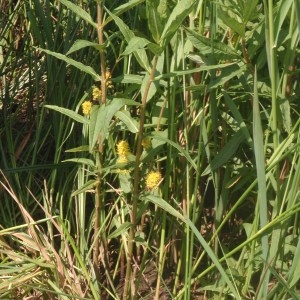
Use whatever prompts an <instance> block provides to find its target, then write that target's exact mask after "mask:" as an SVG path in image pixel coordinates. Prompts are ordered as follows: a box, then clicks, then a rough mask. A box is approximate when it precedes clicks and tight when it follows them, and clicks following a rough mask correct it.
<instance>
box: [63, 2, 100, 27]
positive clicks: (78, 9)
mask: <svg viewBox="0 0 300 300" xmlns="http://www.w3.org/2000/svg"><path fill="white" fill-rule="evenodd" d="M59 1H60V2H61V3H62V4H63V5H65V6H66V7H67V8H68V9H70V10H71V11H72V12H73V13H75V14H76V15H77V16H78V17H80V18H81V19H83V20H85V21H86V22H88V23H89V24H91V25H92V26H93V27H95V28H97V23H95V22H94V21H93V18H92V17H91V15H90V14H89V13H87V12H86V11H85V10H83V9H82V8H81V7H80V6H78V5H76V4H74V3H72V2H70V1H68V0H59Z"/></svg>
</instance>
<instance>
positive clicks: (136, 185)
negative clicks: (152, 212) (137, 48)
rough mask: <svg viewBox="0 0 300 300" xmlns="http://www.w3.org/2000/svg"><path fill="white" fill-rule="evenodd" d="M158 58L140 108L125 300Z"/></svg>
mask: <svg viewBox="0 0 300 300" xmlns="http://www.w3.org/2000/svg"><path fill="white" fill-rule="evenodd" d="M157 59H158V57H157V56H155V57H154V59H153V66H152V69H151V73H150V77H149V80H148V81H147V84H146V87H145V92H144V94H143V97H142V105H141V107H140V126H139V132H138V140H137V147H136V158H135V167H134V183H133V194H132V211H131V216H130V217H131V224H132V226H131V227H130V231H129V237H128V257H127V266H126V276H125V284H124V291H123V299H124V300H127V298H128V296H127V295H128V288H129V281H130V280H133V278H131V264H132V257H133V245H134V236H135V228H136V216H137V201H138V193H139V184H140V160H141V155H142V150H143V147H142V140H143V133H144V125H145V113H146V103H147V96H148V93H149V89H150V86H151V83H152V82H153V78H154V74H155V70H156V64H157Z"/></svg>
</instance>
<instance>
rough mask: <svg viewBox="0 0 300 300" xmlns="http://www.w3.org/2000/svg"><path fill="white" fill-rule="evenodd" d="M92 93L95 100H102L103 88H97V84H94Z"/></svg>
mask: <svg viewBox="0 0 300 300" xmlns="http://www.w3.org/2000/svg"><path fill="white" fill-rule="evenodd" d="M92 95H93V100H100V98H101V90H100V89H99V88H97V87H96V86H93V91H92Z"/></svg>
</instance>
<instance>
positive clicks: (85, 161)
mask: <svg viewBox="0 0 300 300" xmlns="http://www.w3.org/2000/svg"><path fill="white" fill-rule="evenodd" d="M62 162H74V163H76V164H81V165H87V166H90V167H92V168H94V167H95V162H94V161H93V160H91V159H88V158H82V157H81V158H80V157H79V158H70V159H65V160H63V161H62Z"/></svg>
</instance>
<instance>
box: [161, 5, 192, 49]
mask: <svg viewBox="0 0 300 300" xmlns="http://www.w3.org/2000/svg"><path fill="white" fill-rule="evenodd" d="M194 3H195V1H194V0H179V1H178V2H177V4H176V6H175V7H174V9H173V10H172V12H171V14H170V16H169V18H168V20H167V22H166V25H165V27H164V30H163V32H162V34H161V38H160V46H161V47H162V48H164V47H165V46H166V45H167V44H168V43H169V42H170V40H171V38H172V37H173V35H174V34H175V33H176V32H177V30H178V28H179V27H180V26H181V25H182V23H183V21H184V20H185V18H186V17H188V15H189V13H190V12H191V11H192V10H193V7H194Z"/></svg>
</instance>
